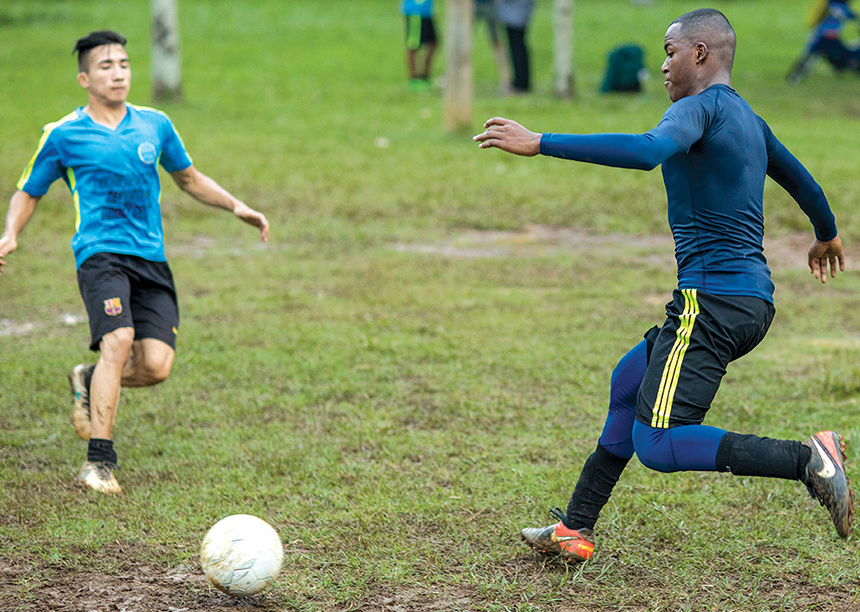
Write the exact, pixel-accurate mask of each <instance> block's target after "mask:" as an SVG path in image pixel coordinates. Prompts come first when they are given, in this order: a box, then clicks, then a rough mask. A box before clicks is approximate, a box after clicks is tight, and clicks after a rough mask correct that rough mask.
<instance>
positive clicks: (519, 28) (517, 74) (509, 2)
mask: <svg viewBox="0 0 860 612" xmlns="http://www.w3.org/2000/svg"><path fill="white" fill-rule="evenodd" d="M534 6H535V0H498V2H497V4H496V8H497V12H498V16H499V21H501V22H502V23H504V24H505V27H506V28H507V31H508V46H509V48H510V52H511V66H512V67H513V71H514V79H513V81H512V83H511V87H510V91H511V93H526V92H528V91H530V90H531V75H530V68H529V50H528V47H527V46H526V30H527V29H528V26H529V22H530V21H531V18H532V12H533V11H534Z"/></svg>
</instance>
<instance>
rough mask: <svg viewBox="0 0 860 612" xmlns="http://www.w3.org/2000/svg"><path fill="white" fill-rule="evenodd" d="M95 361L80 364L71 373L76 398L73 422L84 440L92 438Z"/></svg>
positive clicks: (70, 378) (73, 392)
mask: <svg viewBox="0 0 860 612" xmlns="http://www.w3.org/2000/svg"><path fill="white" fill-rule="evenodd" d="M95 369H96V365H95V364H94V363H91V364H83V363H82V364H79V365H76V366H75V367H73V368H72V371H71V372H70V373H69V383H70V384H71V386H72V395H73V396H74V398H75V409H74V411H73V412H72V424H74V426H75V431H76V432H77V434H78V436H80V437H81V438H82V439H84V440H89V439H90V430H91V429H92V423H91V422H90V382H91V381H92V379H93V370H95Z"/></svg>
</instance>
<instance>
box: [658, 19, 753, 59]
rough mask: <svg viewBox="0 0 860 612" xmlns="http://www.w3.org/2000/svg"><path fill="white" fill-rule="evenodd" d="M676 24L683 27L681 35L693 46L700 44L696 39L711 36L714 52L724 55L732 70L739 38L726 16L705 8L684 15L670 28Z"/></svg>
mask: <svg viewBox="0 0 860 612" xmlns="http://www.w3.org/2000/svg"><path fill="white" fill-rule="evenodd" d="M676 23H677V24H678V25H680V26H681V31H680V35H681V36H683V37H684V38H685V39H686V40H687V41H688V42H690V43H693V44H695V43H696V42H698V40H694V39H699V40H701V38H702V37H704V36H705V34H706V33H707V34H710V36H709V37H708V38H710V41H709V42H710V43H711V45H714V47H715V48H714V49H712V50H713V51H716V52H718V53H719V54H720V55H722V56H723V59H724V61H725V62H726V64H727V66H728V68H729V69H731V67H732V64H733V63H734V59H735V44H736V40H737V38H736V36H735V30H734V28H733V27H732V24H730V23H729V20H728V18H727V17H726V16H725V15H723V14H722V13H721V12H720V11H718V10H717V9H710V8H703V9H698V10H695V11H690V12H689V13H684V14H683V15H681V16H680V17H678V18H677V19H676V20H675V21H673V22H672V23H671V24H670V26H671V25H675V24H676Z"/></svg>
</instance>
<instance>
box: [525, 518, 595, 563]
mask: <svg viewBox="0 0 860 612" xmlns="http://www.w3.org/2000/svg"><path fill="white" fill-rule="evenodd" d="M550 514H552V515H553V516H555V517H557V518H558V519H559V521H558V522H557V523H556V524H555V525H550V526H549V527H527V528H526V529H523V530H522V531H521V532H520V537H521V538H522V539H523V541H524V542H525V543H526V544H528V545H529V546H531V547H532V548H533V549H535V550H536V551H537V552H539V553H544V554H546V555H558V556H559V557H561V559H562V560H564V561H566V562H579V561H587V560H588V559H591V556H592V555H593V554H594V531H593V530H591V529H578V530H576V529H568V528H567V527H565V525H564V522H563V521H562V520H561V519H562V518H563V517H564V514H563V513H562V511H561V510H559V509H558V508H555V509H554V510H550Z"/></svg>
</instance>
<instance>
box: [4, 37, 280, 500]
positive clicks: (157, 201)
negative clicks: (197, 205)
mask: <svg viewBox="0 0 860 612" xmlns="http://www.w3.org/2000/svg"><path fill="white" fill-rule="evenodd" d="M125 44H126V39H125V38H124V37H123V36H121V35H120V34H117V33H116V32H112V31H107V30H103V31H98V32H91V33H90V34H89V35H87V36H85V37H83V38H81V39H79V40H78V41H77V44H76V45H75V49H74V52H77V53H78V70H79V72H78V83H79V84H80V86H81V87H83V88H84V89H85V90H86V91H87V96H88V103H87V105H86V106H84V107H81V108H78V109H76V110H75V111H74V112H72V113H71V114H69V115H66V116H65V117H63V118H62V119H60V120H59V121H56V122H54V123H49V124H48V125H46V126H45V128H44V130H43V132H42V138H41V140H40V141H39V145H38V148H37V150H36V153H35V155H33V158H32V159H31V160H30V163H29V164H28V165H27V167H26V169H25V170H24V173H23V175H22V176H21V179H20V181H19V182H18V191H16V192H15V193H14V194H13V196H12V199H11V201H10V203H9V210H8V213H7V215H6V226H5V229H4V232H3V234H2V236H0V271H2V269H3V266H5V265H6V260H5V259H4V258H5V257H6V255H8V254H9V253H11V252H12V251H14V250H15V249H16V248H17V246H18V234H19V233H20V232H21V230H22V229H23V228H24V226H26V225H27V222H28V221H29V220H30V218H31V216H32V215H33V213H34V211H35V210H36V206H37V204H38V203H39V200H40V199H41V198H42V196H44V195H45V194H46V193H47V191H48V188H49V187H50V186H51V184H52V183H53V182H54V181H56V180H57V179H63V181H64V182H65V183H66V185H67V186H68V188H69V191H70V192H71V194H72V199H73V201H74V206H75V216H76V219H75V235H74V237H73V238H72V250H73V251H74V254H75V264H76V267H77V276H78V286H79V288H80V291H81V296H82V298H83V300H84V304H85V305H86V308H87V314H88V316H89V322H90V333H91V343H90V348H91V349H92V350H94V351H98V352H99V358H98V361H97V362H96V363H95V364H82V365H77V366H75V367H74V368H73V369H72V372H71V374H70V375H69V381H70V383H71V386H72V392H73V394H74V398H75V408H74V413H73V421H74V425H75V430H76V431H77V433H78V435H79V436H80V437H81V438H83V439H85V440H89V447H88V451H87V460H86V461H85V462H84V464H83V467H82V468H81V471H80V473H79V474H78V479H79V480H81V481H82V482H83V483H84V484H85V485H86V486H88V487H89V488H91V489H94V490H96V491H101V492H105V493H118V492H119V491H120V486H119V484H118V483H117V481H116V477H115V476H114V473H113V472H114V470H115V468H116V465H117V456H116V452H115V451H114V448H113V442H112V438H111V435H112V431H113V426H114V421H115V419H116V414H117V407H118V405H119V396H120V388H121V387H145V386H150V385H155V384H158V383H160V382H162V381H164V380H165V379H166V378H167V376H168V375H169V374H170V369H171V366H172V365H173V357H174V352H175V349H176V334H177V330H178V327H179V308H178V304H177V299H176V290H175V287H174V284H173V276H172V274H171V272H170V268H169V267H168V265H167V261H166V259H165V255H164V234H163V231H162V224H161V223H162V220H161V184H160V181H159V177H158V165H159V164H160V165H161V167H163V168H164V169H165V170H166V171H167V172H169V173H170V175H171V177H172V178H173V180H174V181H176V184H177V185H178V186H179V187H180V188H181V189H182V190H183V191H185V192H186V193H188V194H189V195H191V196H192V197H194V198H196V199H197V200H199V201H200V202H203V203H204V204H208V205H211V206H215V207H218V208H223V209H226V210H229V211H232V212H233V214H234V215H236V217H238V218H239V219H241V220H242V221H245V222H246V223H249V224H250V225H253V226H254V227H256V228H258V229H259V230H260V234H261V237H262V239H263V240H264V241H265V240H267V239H268V235H269V222H268V221H267V220H266V217H265V216H264V215H263V214H262V213H260V212H257V211H256V210H253V209H252V208H250V207H248V206H247V205H246V204H244V203H243V202H241V201H239V200H238V199H236V198H235V197H233V196H232V195H231V194H230V193H228V192H227V191H226V190H225V189H224V188H222V187H221V186H220V185H219V184H218V183H216V182H215V181H214V180H212V179H211V178H209V177H208V176H206V175H204V174H202V173H201V172H200V171H199V170H197V169H196V168H195V167H194V165H193V164H192V162H191V159H190V158H189V156H188V154H187V153H186V151H185V147H184V146H183V144H182V141H181V140H180V138H179V135H178V134H177V132H176V130H175V129H174V127H173V124H172V123H171V122H170V119H168V117H167V116H166V115H165V114H164V113H161V112H160V111H157V110H154V109H150V108H144V107H139V106H135V105H133V104H129V103H128V102H126V98H127V97H128V93H129V86H130V84H131V67H130V64H129V60H128V54H127V53H126V51H125Z"/></svg>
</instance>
